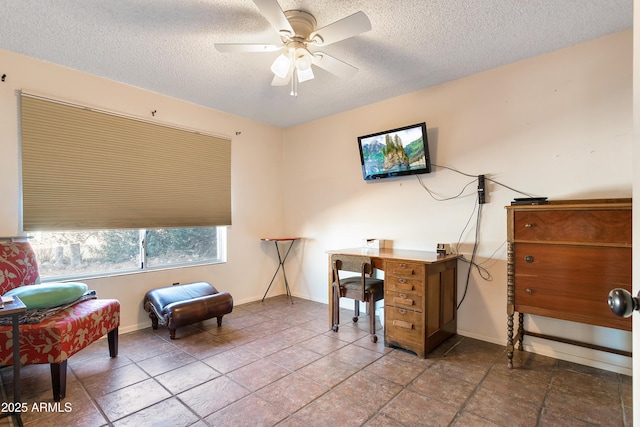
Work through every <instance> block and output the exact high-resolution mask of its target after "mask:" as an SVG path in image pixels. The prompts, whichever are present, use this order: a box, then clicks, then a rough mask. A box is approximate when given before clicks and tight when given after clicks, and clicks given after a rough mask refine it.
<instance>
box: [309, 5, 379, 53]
mask: <svg viewBox="0 0 640 427" xmlns="http://www.w3.org/2000/svg"><path fill="white" fill-rule="evenodd" d="M369 30H371V21H369V18H367V15H365V13H364V12H356V13H354V14H353V15H349V16H347V17H346V18H342V19H340V20H339V21H336V22H334V23H333V24H329V25H327V26H326V27H322V28H320V29H319V30H316V31H314V32H313V33H311V34H310V35H309V39H310V40H314V39H315V40H314V44H315V45H317V46H326V45H328V44H331V43H335V42H339V41H340V40H344V39H348V38H349V37H353V36H357V35H358V34H362V33H365V32H367V31H369Z"/></svg>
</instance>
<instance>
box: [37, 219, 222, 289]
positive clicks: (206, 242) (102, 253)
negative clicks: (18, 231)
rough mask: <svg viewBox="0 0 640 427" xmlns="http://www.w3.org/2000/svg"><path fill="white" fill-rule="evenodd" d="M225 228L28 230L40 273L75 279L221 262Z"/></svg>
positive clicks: (50, 276) (56, 277) (49, 277)
mask: <svg viewBox="0 0 640 427" xmlns="http://www.w3.org/2000/svg"><path fill="white" fill-rule="evenodd" d="M225 232H226V228H224V227H198V228H161V229H150V230H86V231H62V232H34V233H31V234H30V236H31V239H30V241H31V245H32V246H33V249H34V251H35V253H36V257H37V259H38V266H39V269H40V277H41V278H42V279H43V280H46V279H62V278H79V277H83V278H86V277H95V276H107V275H113V274H119V273H131V272H136V271H145V270H151V269H159V268H169V267H177V266H185V265H197V264H207V263H217V262H223V261H224V260H225V250H224V249H225V245H224V243H225V242H226V237H225Z"/></svg>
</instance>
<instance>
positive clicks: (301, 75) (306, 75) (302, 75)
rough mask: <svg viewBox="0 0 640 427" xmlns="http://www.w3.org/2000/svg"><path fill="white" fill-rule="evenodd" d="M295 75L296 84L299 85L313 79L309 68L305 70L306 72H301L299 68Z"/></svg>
mask: <svg viewBox="0 0 640 427" xmlns="http://www.w3.org/2000/svg"><path fill="white" fill-rule="evenodd" d="M296 74H297V75H298V82H300V83H302V82H306V81H307V80H311V79H313V70H312V69H311V67H309V68H307V69H306V70H301V69H300V68H298V69H297V70H296Z"/></svg>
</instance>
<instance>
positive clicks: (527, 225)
mask: <svg viewBox="0 0 640 427" xmlns="http://www.w3.org/2000/svg"><path fill="white" fill-rule="evenodd" d="M524 227H525V228H531V227H533V224H525V225H524Z"/></svg>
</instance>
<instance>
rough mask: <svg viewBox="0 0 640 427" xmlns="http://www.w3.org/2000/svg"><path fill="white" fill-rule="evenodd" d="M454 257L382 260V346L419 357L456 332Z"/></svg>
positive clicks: (455, 266)
mask: <svg viewBox="0 0 640 427" xmlns="http://www.w3.org/2000/svg"><path fill="white" fill-rule="evenodd" d="M456 268H457V259H451V258H449V259H443V260H442V262H438V261H436V262H434V263H424V262H415V261H409V260H386V261H385V267H384V289H385V292H384V317H385V324H384V326H385V338H384V340H385V345H387V346H395V347H401V348H404V349H406V350H410V351H413V352H414V353H416V354H417V355H418V356H420V357H423V358H424V357H425V356H426V354H427V353H428V352H429V351H431V350H433V349H434V348H435V347H437V346H438V345H439V344H440V343H442V342H443V341H444V340H446V339H447V338H449V337H450V336H452V335H454V334H455V333H456V327H457V320H456V319H457V316H456V303H457V298H456V288H457V286H456V280H457V278H456Z"/></svg>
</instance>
